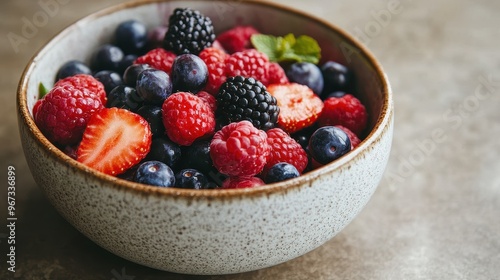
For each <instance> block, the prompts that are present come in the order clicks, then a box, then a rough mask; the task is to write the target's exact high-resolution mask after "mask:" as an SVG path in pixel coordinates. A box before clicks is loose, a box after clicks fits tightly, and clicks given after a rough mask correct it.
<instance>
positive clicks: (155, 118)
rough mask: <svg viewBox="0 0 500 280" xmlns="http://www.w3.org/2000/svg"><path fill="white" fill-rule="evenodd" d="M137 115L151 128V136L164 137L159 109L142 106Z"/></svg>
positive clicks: (156, 106)
mask: <svg viewBox="0 0 500 280" xmlns="http://www.w3.org/2000/svg"><path fill="white" fill-rule="evenodd" d="M137 114H139V115H140V116H142V117H143V118H144V119H146V120H147V121H148V123H149V126H150V127H151V133H152V134H153V136H162V135H165V126H164V125H163V117H162V110H161V107H160V106H158V105H143V106H141V108H139V109H138V110H137Z"/></svg>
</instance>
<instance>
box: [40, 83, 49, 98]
mask: <svg viewBox="0 0 500 280" xmlns="http://www.w3.org/2000/svg"><path fill="white" fill-rule="evenodd" d="M47 93H49V90H48V89H47V88H46V87H45V86H44V85H43V84H42V83H41V82H40V84H38V99H42V98H44V97H45V95H47Z"/></svg>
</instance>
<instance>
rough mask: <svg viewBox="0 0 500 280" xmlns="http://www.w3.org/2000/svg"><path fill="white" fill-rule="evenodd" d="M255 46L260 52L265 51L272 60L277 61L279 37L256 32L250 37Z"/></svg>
mask: <svg viewBox="0 0 500 280" xmlns="http://www.w3.org/2000/svg"><path fill="white" fill-rule="evenodd" d="M250 41H251V42H252V44H253V46H254V47H255V48H256V49H257V50H258V51H260V52H263V53H265V54H266V55H267V56H268V57H269V59H270V60H271V61H276V60H277V58H278V56H277V53H278V52H279V50H278V44H279V38H278V37H275V36H271V35H264V34H254V35H252V37H250Z"/></svg>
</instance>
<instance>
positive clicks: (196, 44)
mask: <svg viewBox="0 0 500 280" xmlns="http://www.w3.org/2000/svg"><path fill="white" fill-rule="evenodd" d="M214 40H215V33H214V27H213V25H212V20H211V19H210V18H209V17H206V16H204V15H202V14H201V13H200V12H199V11H196V10H192V9H189V8H177V9H175V10H174V12H173V13H172V15H171V16H170V18H169V26H168V31H167V33H166V34H165V38H164V40H163V47H164V48H165V49H166V50H169V51H172V52H174V53H175V54H177V55H180V54H186V53H191V54H195V55H198V54H199V53H200V52H201V51H202V50H203V49H204V48H207V47H210V46H211V45H212V43H213V41H214Z"/></svg>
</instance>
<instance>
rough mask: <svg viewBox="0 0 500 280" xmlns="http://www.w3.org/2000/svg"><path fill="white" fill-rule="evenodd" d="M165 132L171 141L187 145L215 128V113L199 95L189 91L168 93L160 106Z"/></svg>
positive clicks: (210, 132)
mask: <svg viewBox="0 0 500 280" xmlns="http://www.w3.org/2000/svg"><path fill="white" fill-rule="evenodd" d="M162 110H163V124H164V125H165V132H166V134H167V136H168V138H170V140H172V141H173V142H175V143H177V144H179V145H183V146H189V145H191V144H192V143H193V142H194V141H195V140H196V139H200V138H203V137H205V136H208V135H211V134H212V133H213V132H214V130H215V115H214V113H213V111H212V109H211V108H210V105H209V104H208V103H206V102H205V101H204V100H203V99H201V98H200V97H198V96H196V95H194V94H192V93H189V92H176V93H174V94H172V95H170V96H169V97H168V98H167V99H166V100H165V101H164V102H163V106H162Z"/></svg>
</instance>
